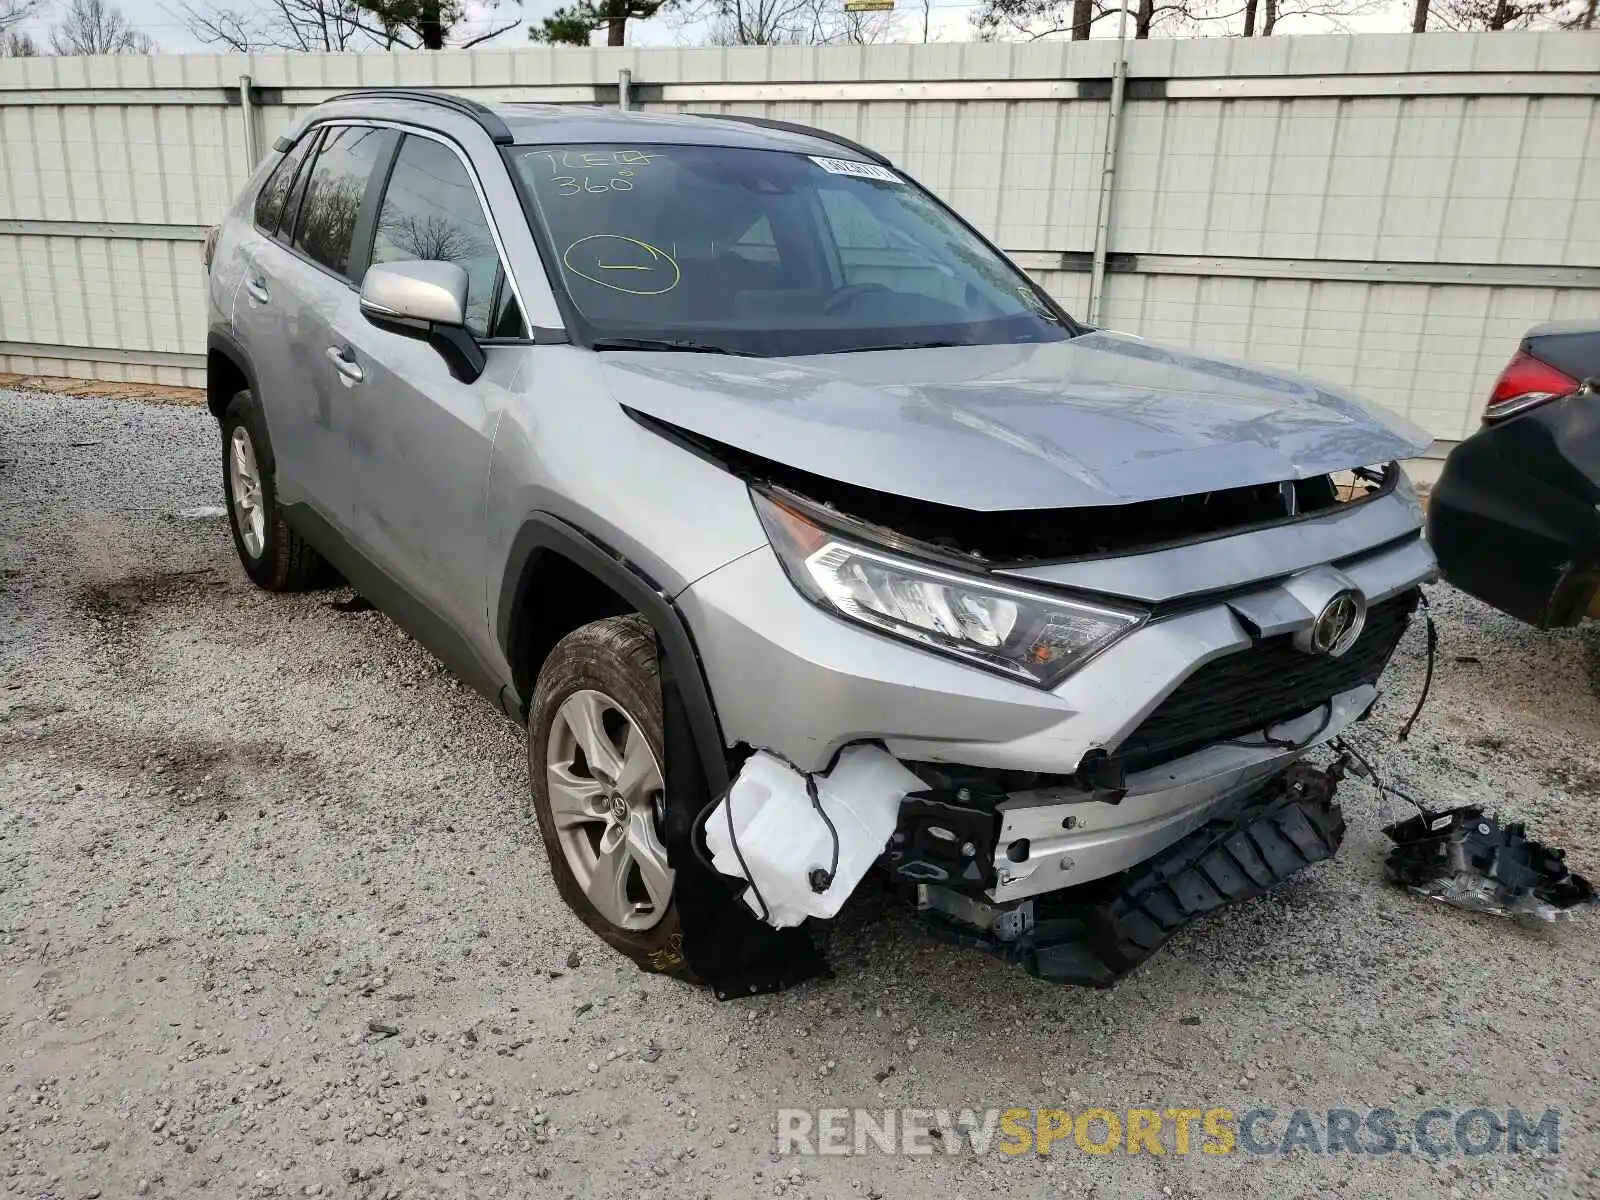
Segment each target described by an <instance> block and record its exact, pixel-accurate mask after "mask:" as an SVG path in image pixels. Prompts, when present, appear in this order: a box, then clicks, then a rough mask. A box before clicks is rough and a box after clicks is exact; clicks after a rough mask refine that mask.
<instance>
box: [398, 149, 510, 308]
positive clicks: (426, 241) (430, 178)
mask: <svg viewBox="0 0 1600 1200" xmlns="http://www.w3.org/2000/svg"><path fill="white" fill-rule="evenodd" d="M413 259H432V260H437V261H441V262H453V263H455V264H457V265H458V266H460V267H461V268H462V269H463V270H465V271H466V273H467V328H468V329H469V330H471V331H472V333H473V334H475V335H476V336H478V337H480V338H481V337H489V336H495V337H518V336H521V333H522V319H521V317H520V315H519V314H517V313H516V312H515V311H514V310H515V307H516V303H515V301H514V300H513V299H512V298H511V295H510V289H509V288H508V287H507V286H506V282H505V270H504V268H503V267H502V266H501V263H500V254H499V251H498V250H496V249H495V243H494V235H493V234H492V233H490V231H489V219H488V217H487V216H485V215H484V211H483V205H482V204H480V203H479V201H478V193H477V190H476V189H475V188H474V187H473V186H472V178H471V176H469V175H468V174H467V168H466V167H465V166H463V165H462V162H461V160H460V159H459V158H458V157H457V156H456V154H455V152H454V151H453V150H451V149H450V148H449V147H448V146H445V145H443V144H441V143H439V142H436V141H434V140H433V139H432V138H425V137H416V136H415V135H408V136H407V137H406V139H405V140H404V141H403V142H401V143H400V153H399V155H398V156H396V158H395V163H394V171H393V172H392V173H391V174H390V176H389V186H388V187H387V188H386V189H385V190H384V193H383V203H382V205H381V206H380V207H379V209H378V227H377V232H376V234H375V236H374V238H373V242H372V261H373V263H391V262H405V261H408V260H413Z"/></svg>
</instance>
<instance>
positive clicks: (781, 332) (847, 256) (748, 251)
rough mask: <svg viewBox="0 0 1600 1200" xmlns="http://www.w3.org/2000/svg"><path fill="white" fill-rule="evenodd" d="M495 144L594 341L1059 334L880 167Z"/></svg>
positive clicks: (815, 344)
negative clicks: (505, 153) (504, 148)
mask: <svg viewBox="0 0 1600 1200" xmlns="http://www.w3.org/2000/svg"><path fill="white" fill-rule="evenodd" d="M509 153H510V156H511V160H512V162H513V164H514V165H515V168H516V170H517V171H518V173H519V174H520V176H521V178H522V182H523V184H524V185H525V186H524V192H525V194H526V195H527V196H528V197H530V200H531V207H532V208H533V210H534V211H533V212H532V213H531V214H530V216H531V218H532V220H533V221H534V222H535V223H536V224H537V225H538V226H540V227H542V232H543V234H544V236H545V238H546V239H547V241H546V245H547V247H548V249H549V252H550V253H551V254H552V257H553V258H554V259H555V262H556V264H557V272H558V274H559V276H560V280H561V283H562V285H563V286H564V288H565V290H566V292H567V294H568V296H569V297H570V299H571V301H572V304H573V306H574V307H575V308H576V309H577V311H578V313H579V315H580V316H581V318H582V320H583V322H584V323H585V325H586V326H587V328H586V329H585V330H584V332H585V333H586V334H587V335H588V338H589V340H590V341H592V342H595V343H596V344H605V343H608V342H614V343H622V344H627V343H628V342H630V341H643V342H653V343H659V344H661V348H665V349H697V348H703V349H711V350H721V351H726V352H728V353H734V354H752V355H789V354H826V353H837V352H840V351H850V350H876V349H889V348H899V347H906V346H927V345H949V344H955V345H983V344H996V343H1015V342H1040V341H1058V340H1060V339H1062V338H1066V337H1069V336H1071V332H1072V331H1071V330H1069V329H1068V328H1066V327H1065V326H1064V325H1063V323H1062V322H1061V320H1060V319H1059V318H1058V317H1057V316H1056V315H1055V313H1054V312H1053V311H1052V309H1051V307H1050V305H1049V303H1048V302H1047V301H1046V300H1045V299H1044V297H1043V296H1042V295H1041V294H1040V293H1039V292H1038V290H1037V289H1036V288H1035V287H1034V286H1033V284H1032V283H1031V282H1030V281H1029V280H1028V278H1027V277H1026V276H1024V275H1022V274H1021V273H1020V272H1018V271H1017V270H1016V268H1014V267H1012V266H1011V265H1010V264H1008V263H1006V262H1005V261H1004V260H1003V259H1001V258H1000V257H999V256H998V255H997V254H995V252H994V251H993V250H991V249H989V247H987V246H986V245H984V243H983V242H982V241H981V240H980V239H979V238H978V237H976V236H975V235H974V234H973V233H972V232H971V231H970V230H968V229H967V228H966V227H965V226H963V225H962V224H961V222H960V221H958V220H957V219H956V218H955V217H953V216H952V215H951V214H950V213H949V212H947V211H946V210H945V209H944V208H943V207H942V206H941V205H940V204H939V203H938V202H937V201H935V200H934V199H933V198H932V197H931V196H929V195H928V194H927V193H926V192H924V191H922V190H921V189H920V188H918V187H916V186H915V185H913V184H911V183H909V182H907V181H906V180H904V179H903V178H902V177H901V176H900V175H898V174H897V173H895V172H894V171H892V170H890V169H889V168H887V167H881V166H878V165H876V164H872V163H864V162H857V161H853V160H844V159H833V158H823V157H812V156H807V155H804V154H794V153H787V152H783V151H773V150H746V149H732V148H728V147H723V146H648V145H647V146H620V145H594V146H559V147H534V146H525V147H516V148H514V149H512V150H511V151H510V152H509Z"/></svg>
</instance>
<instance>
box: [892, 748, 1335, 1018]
mask: <svg viewBox="0 0 1600 1200" xmlns="http://www.w3.org/2000/svg"><path fill="white" fill-rule="evenodd" d="M1343 774H1344V769H1343V764H1342V763H1338V762H1336V763H1335V764H1334V765H1333V766H1332V767H1331V768H1329V769H1327V770H1319V769H1317V768H1315V767H1312V766H1310V765H1309V764H1307V763H1296V764H1295V765H1294V766H1292V767H1290V768H1289V770H1288V771H1286V772H1284V773H1283V774H1282V775H1280V776H1278V777H1277V778H1276V779H1274V780H1272V781H1271V782H1270V783H1269V784H1267V785H1265V786H1264V787H1260V788H1258V789H1257V790H1255V791H1253V792H1250V793H1248V794H1247V795H1244V796H1241V797H1239V798H1238V799H1236V800H1234V801H1233V802H1231V803H1229V804H1227V805H1225V806H1224V807H1223V808H1221V809H1219V810H1216V811H1214V812H1212V813H1211V815H1210V816H1209V818H1208V819H1207V820H1206V821H1205V823H1204V824H1202V825H1201V826H1200V827H1199V828H1198V829H1195V830H1194V831H1193V832H1191V833H1190V834H1188V836H1186V837H1184V838H1182V839H1180V840H1179V841H1177V842H1174V843H1173V844H1172V845H1170V846H1168V847H1167V848H1166V849H1164V850H1162V851H1161V852H1160V853H1158V854H1156V855H1154V856H1152V857H1151V858H1149V859H1147V860H1145V861H1144V862H1142V863H1140V864H1139V865H1138V866H1136V867H1133V868H1131V869H1129V870H1127V871H1122V872H1119V873H1117V874H1116V875H1112V876H1108V877H1106V878H1105V879H1102V880H1100V881H1098V882H1097V883H1093V884H1089V885H1087V886H1084V887H1077V888H1069V889H1066V890H1063V891H1058V892H1052V893H1050V894H1048V895H1044V896H1039V897H1036V898H1034V899H1031V900H1024V901H1022V902H1020V903H1019V904H1016V905H1013V906H1009V907H1003V908H1002V907H993V906H986V905H980V904H975V903H973V902H970V901H966V900H965V898H964V897H958V896H955V895H953V894H950V893H945V892H944V891H943V889H928V888H925V889H923V891H922V894H921V896H920V897H919V908H920V910H921V912H922V914H923V918H924V920H925V921H926V923H927V924H928V926H929V927H930V928H931V929H932V930H933V931H934V932H935V933H936V934H938V935H939V936H941V937H943V938H945V939H947V940H950V941H953V942H956V943H958V944H960V945H964V946H972V947H976V948H978V949H980V950H985V951H987V952H989V953H990V954H993V955H995V956H997V957H998V958H1000V959H1002V960H1004V961H1006V962H1009V963H1013V964H1016V965H1018V966H1021V967H1022V968H1023V969H1024V970H1026V971H1027V972H1028V973H1029V974H1030V975H1036V976H1038V977H1039V978H1041V979H1048V980H1050V981H1051V982H1054V983H1069V984H1079V985H1083V986H1089V987H1109V986H1110V985H1111V984H1113V983H1115V982H1116V981H1117V980H1118V979H1120V978H1122V977H1123V976H1124V975H1126V974H1127V973H1128V972H1130V971H1132V970H1133V969H1134V968H1135V967H1137V966H1138V965H1139V964H1140V963H1142V962H1143V961H1144V960H1145V959H1147V958H1149V957H1150V956H1151V955H1152V954H1154V953H1155V952H1156V951H1157V950H1158V949H1160V948H1161V946H1162V945H1164V944H1165V943H1166V942H1167V940H1168V939H1169V938H1171V937H1172V936H1173V934H1175V933H1177V932H1178V931H1179V930H1180V929H1182V928H1183V927H1184V926H1185V925H1187V924H1189V922H1191V921H1193V920H1194V919H1195V918H1197V917H1200V916H1203V915H1204V914H1206V913H1208V912H1211V911H1213V910H1214V909H1217V908H1221V907H1222V906H1224V905H1226V904H1234V903H1237V902H1239V901H1241V900H1248V899H1250V898H1252V897H1254V896H1259V895H1262V894H1263V893H1264V892H1266V891H1268V890H1270V889H1271V888H1273V887H1275V886H1277V885H1278V884H1279V883H1282V882H1283V881H1284V880H1285V879H1287V878H1288V877H1289V876H1290V875H1292V874H1293V873H1294V872H1296V871H1298V870H1300V869H1301V868H1303V867H1307V866H1310V865H1311V864H1312V863H1315V862H1320V861H1322V860H1323V859H1325V858H1331V857H1333V855H1334V853H1335V852H1336V851H1337V850H1338V849H1339V844H1340V842H1342V841H1343V840H1344V815H1343V813H1342V812H1341V811H1340V808H1339V806H1338V805H1337V804H1335V803H1334V802H1333V793H1334V788H1335V787H1336V786H1337V785H1338V783H1339V780H1340V779H1341V778H1342V777H1343Z"/></svg>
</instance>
